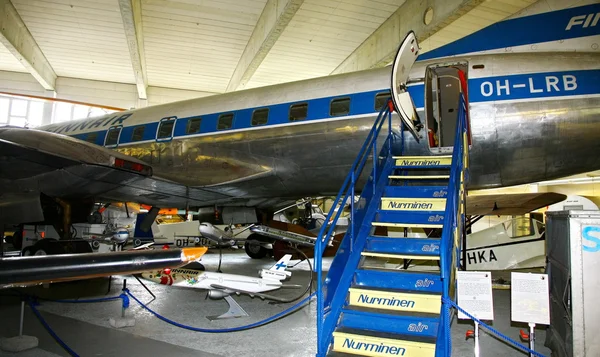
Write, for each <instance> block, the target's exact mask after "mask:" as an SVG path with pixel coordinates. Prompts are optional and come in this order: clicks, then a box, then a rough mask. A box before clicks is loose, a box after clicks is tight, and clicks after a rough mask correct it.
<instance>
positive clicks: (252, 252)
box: [244, 234, 269, 259]
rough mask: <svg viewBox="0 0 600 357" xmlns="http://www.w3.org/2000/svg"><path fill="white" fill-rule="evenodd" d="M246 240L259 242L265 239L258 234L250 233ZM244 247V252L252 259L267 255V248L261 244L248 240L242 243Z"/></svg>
mask: <svg viewBox="0 0 600 357" xmlns="http://www.w3.org/2000/svg"><path fill="white" fill-rule="evenodd" d="M248 240H257V241H259V242H264V241H266V239H265V238H263V237H261V236H260V234H251V235H250V236H248ZM244 249H245V250H246V254H248V256H249V257H250V258H252V259H262V258H264V257H266V256H267V253H268V252H269V250H268V249H267V248H265V247H263V246H261V245H258V244H252V243H250V242H246V243H245V244H244Z"/></svg>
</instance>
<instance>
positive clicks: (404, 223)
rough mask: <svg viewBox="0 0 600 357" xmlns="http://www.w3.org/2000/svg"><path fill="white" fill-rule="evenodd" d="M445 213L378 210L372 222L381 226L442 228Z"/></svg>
mask: <svg viewBox="0 0 600 357" xmlns="http://www.w3.org/2000/svg"><path fill="white" fill-rule="evenodd" d="M444 213H445V212H444V211H426V212H412V211H411V212H406V211H392V210H378V211H377V214H376V215H375V220H374V222H373V223H372V224H373V225H374V226H380V227H417V228H442V227H443V223H444Z"/></svg>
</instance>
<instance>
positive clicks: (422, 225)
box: [371, 222, 444, 228]
mask: <svg viewBox="0 0 600 357" xmlns="http://www.w3.org/2000/svg"><path fill="white" fill-rule="evenodd" d="M371 224H372V225H374V226H377V227H399V228H402V227H409V228H443V227H444V225H443V224H424V223H423V224H422V223H386V222H372V223H371Z"/></svg>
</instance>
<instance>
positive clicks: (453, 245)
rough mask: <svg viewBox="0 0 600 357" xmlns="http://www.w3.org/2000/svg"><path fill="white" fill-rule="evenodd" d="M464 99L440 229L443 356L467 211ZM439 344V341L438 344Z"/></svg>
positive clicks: (448, 350)
mask: <svg viewBox="0 0 600 357" xmlns="http://www.w3.org/2000/svg"><path fill="white" fill-rule="evenodd" d="M466 113H467V110H466V101H465V98H464V96H463V94H462V93H461V94H460V99H459V108H458V118H457V130H456V137H455V140H454V150H453V153H452V165H451V168H450V179H449V183H448V197H447V199H446V215H445V216H444V227H443V229H442V240H441V244H440V245H441V247H440V248H441V249H440V277H441V279H442V284H443V291H442V301H443V303H442V309H441V311H440V314H441V323H440V329H439V330H438V340H439V341H440V342H441V344H442V345H441V347H442V349H443V351H444V354H445V355H446V356H450V355H451V341H450V322H451V317H450V308H451V307H450V306H449V304H446V303H444V301H447V300H454V297H455V296H454V295H455V294H453V292H454V282H455V279H456V278H455V271H456V267H457V259H458V250H459V248H460V242H461V239H460V236H461V235H462V234H463V228H464V220H465V210H466V188H465V186H466V181H467V180H468V175H469V171H468V155H469V143H468V137H467V135H468V125H467V116H466ZM439 346H440V345H439V344H438V347H439Z"/></svg>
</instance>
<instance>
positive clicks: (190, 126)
mask: <svg viewBox="0 0 600 357" xmlns="http://www.w3.org/2000/svg"><path fill="white" fill-rule="evenodd" d="M200 123H202V118H200V117H197V118H190V119H188V122H187V128H186V129H185V133H186V134H196V133H199V132H200Z"/></svg>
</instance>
